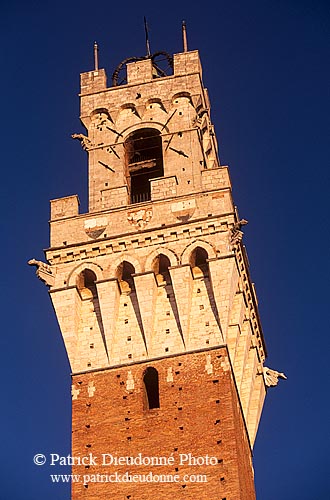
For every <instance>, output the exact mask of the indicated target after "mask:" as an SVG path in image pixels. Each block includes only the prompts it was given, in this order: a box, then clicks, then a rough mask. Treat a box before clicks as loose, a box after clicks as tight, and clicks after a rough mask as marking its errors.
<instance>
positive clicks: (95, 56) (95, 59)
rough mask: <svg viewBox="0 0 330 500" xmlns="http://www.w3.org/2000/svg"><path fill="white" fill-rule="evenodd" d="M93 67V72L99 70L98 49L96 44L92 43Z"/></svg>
mask: <svg viewBox="0 0 330 500" xmlns="http://www.w3.org/2000/svg"><path fill="white" fill-rule="evenodd" d="M94 67H95V71H98V69H99V47H98V45H97V43H96V42H94Z"/></svg>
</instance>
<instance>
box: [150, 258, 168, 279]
mask: <svg viewBox="0 0 330 500" xmlns="http://www.w3.org/2000/svg"><path fill="white" fill-rule="evenodd" d="M170 265H171V262H170V259H169V258H168V257H167V256H166V255H163V254H159V255H157V257H156V258H155V260H154V261H153V264H152V270H153V272H154V273H155V275H156V280H157V283H158V284H159V285H160V284H166V283H167V284H169V283H170V281H171V277H170V272H169V269H168V268H169V267H170Z"/></svg>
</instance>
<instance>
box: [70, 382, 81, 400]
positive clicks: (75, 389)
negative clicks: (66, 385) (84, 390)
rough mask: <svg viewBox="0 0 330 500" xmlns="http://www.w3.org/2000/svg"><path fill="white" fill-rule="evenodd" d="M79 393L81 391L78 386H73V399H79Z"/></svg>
mask: <svg viewBox="0 0 330 500" xmlns="http://www.w3.org/2000/svg"><path fill="white" fill-rule="evenodd" d="M79 393H80V389H77V388H76V386H75V385H74V384H73V385H72V387H71V396H72V399H78V396H79Z"/></svg>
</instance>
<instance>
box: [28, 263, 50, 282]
mask: <svg viewBox="0 0 330 500" xmlns="http://www.w3.org/2000/svg"><path fill="white" fill-rule="evenodd" d="M28 264H29V266H36V268H37V270H36V275H37V276H38V278H39V279H40V280H41V281H43V282H44V283H46V285H49V286H53V285H54V283H55V275H54V273H53V271H52V268H51V266H49V265H48V264H46V263H45V262H42V261H41V260H36V259H30V260H29V261H28Z"/></svg>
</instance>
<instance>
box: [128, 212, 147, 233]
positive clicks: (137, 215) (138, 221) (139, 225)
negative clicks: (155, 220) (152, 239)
mask: <svg viewBox="0 0 330 500" xmlns="http://www.w3.org/2000/svg"><path fill="white" fill-rule="evenodd" d="M151 217H152V209H151V208H141V209H140V210H132V211H130V212H128V213H127V220H128V222H130V223H131V224H132V226H134V227H135V228H136V229H143V228H144V227H145V226H146V225H147V224H148V222H149V221H150V219H151Z"/></svg>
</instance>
